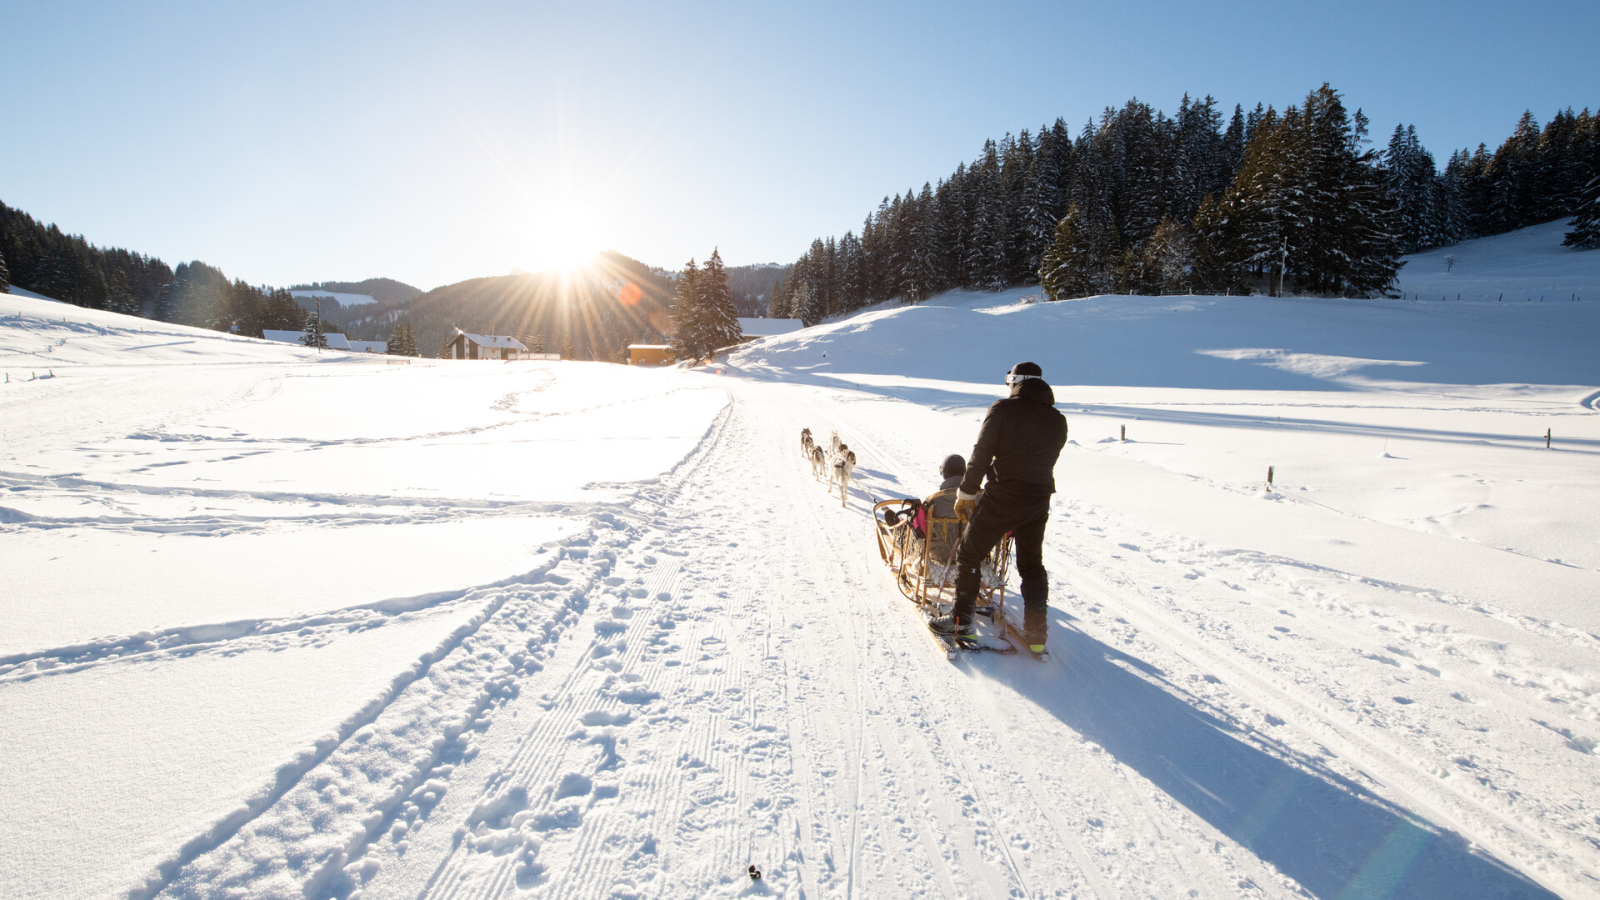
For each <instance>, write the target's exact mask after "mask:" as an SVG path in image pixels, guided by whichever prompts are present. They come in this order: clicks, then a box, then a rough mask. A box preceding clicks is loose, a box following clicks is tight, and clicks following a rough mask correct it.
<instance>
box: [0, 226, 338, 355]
mask: <svg viewBox="0 0 1600 900" xmlns="http://www.w3.org/2000/svg"><path fill="white" fill-rule="evenodd" d="M12 285H16V286H17V287H21V288H25V289H27V290H30V291H33V292H35V293H38V294H43V295H44V296H46V297H51V298H53V299H56V300H61V301H64V302H67V303H71V304H74V305H76V306H82V307H86V308H88V309H104V310H109V311H111V312H116V313H123V314H125V315H132V316H141V317H143V318H147V319H155V320H158V321H162V322H171V323H174V324H178V325H192V326H195V327H198V328H209V329H212V330H214V331H225V332H230V333H234V334H242V335H247V336H249V337H261V336H262V332H263V330H267V329H271V330H283V331H300V330H303V329H308V328H313V327H314V325H315V323H314V319H315V316H313V315H312V314H311V313H310V312H308V311H307V310H306V308H305V307H304V306H302V305H301V304H300V303H299V302H298V301H297V300H295V298H294V297H293V296H292V295H291V294H290V293H289V291H287V290H285V289H283V288H268V287H256V286H254V285H250V284H246V283H245V282H244V281H242V280H239V279H232V280H230V279H229V278H228V277H227V276H226V275H224V274H223V273H222V271H221V270H220V269H217V268H215V267H213V266H209V265H206V264H205V263H203V262H200V261H199V260H195V261H193V262H187V263H179V264H178V266H177V268H176V269H174V268H171V267H169V266H168V265H167V264H166V263H165V262H162V261H161V260H160V259H158V258H156V257H153V256H146V255H144V254H142V253H134V252H132V251H128V250H124V249H122V248H120V247H109V248H102V247H97V246H95V245H93V244H91V243H89V242H88V241H87V240H85V239H84V238H83V236H82V235H75V234H67V233H65V232H63V231H62V230H61V229H60V228H58V227H57V226H56V225H55V224H53V223H52V224H49V225H46V224H44V223H43V222H40V221H38V220H36V219H34V218H33V217H32V216H31V215H28V214H27V213H25V212H23V211H21V210H18V209H13V208H11V207H9V206H7V205H5V204H4V203H0V290H10V288H11V286H12Z"/></svg>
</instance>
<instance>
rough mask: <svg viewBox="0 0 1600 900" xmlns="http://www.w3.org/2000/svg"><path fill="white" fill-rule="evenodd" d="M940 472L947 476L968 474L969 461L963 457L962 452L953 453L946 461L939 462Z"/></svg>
mask: <svg viewBox="0 0 1600 900" xmlns="http://www.w3.org/2000/svg"><path fill="white" fill-rule="evenodd" d="M939 474H940V475H943V476H944V477H946V478H954V477H955V476H957V475H965V474H967V461H966V460H965V459H962V458H961V454H959V453H952V454H950V455H949V456H946V457H945V458H944V462H942V463H940V464H939Z"/></svg>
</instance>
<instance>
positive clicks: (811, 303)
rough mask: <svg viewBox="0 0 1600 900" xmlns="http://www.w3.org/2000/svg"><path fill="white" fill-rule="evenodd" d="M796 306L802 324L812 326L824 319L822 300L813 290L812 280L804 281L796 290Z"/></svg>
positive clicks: (794, 301)
mask: <svg viewBox="0 0 1600 900" xmlns="http://www.w3.org/2000/svg"><path fill="white" fill-rule="evenodd" d="M793 303H794V308H795V312H796V313H798V314H799V317H800V324H802V325H804V326H806V327H807V328H810V327H811V326H813V325H815V324H817V323H818V322H821V321H822V319H823V314H822V302H821V301H820V300H818V299H817V298H816V295H815V294H813V293H812V292H811V282H809V281H802V282H800V286H799V287H797V288H795V291H794V300H793Z"/></svg>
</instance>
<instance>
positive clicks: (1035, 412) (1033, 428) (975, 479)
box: [800, 362, 1067, 653]
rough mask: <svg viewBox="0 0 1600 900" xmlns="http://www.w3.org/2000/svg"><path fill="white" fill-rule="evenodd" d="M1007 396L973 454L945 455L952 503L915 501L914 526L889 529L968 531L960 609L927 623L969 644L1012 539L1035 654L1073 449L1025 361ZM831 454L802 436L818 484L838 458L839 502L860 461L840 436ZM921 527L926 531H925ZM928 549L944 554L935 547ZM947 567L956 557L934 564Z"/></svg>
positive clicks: (958, 581)
mask: <svg viewBox="0 0 1600 900" xmlns="http://www.w3.org/2000/svg"><path fill="white" fill-rule="evenodd" d="M1005 383H1006V385H1007V386H1009V388H1010V394H1009V396H1007V397H1005V398H1003V399H1001V400H997V401H995V403H994V404H993V405H991V406H990V407H989V410H988V412H987V413H986V414H985V415H984V417H983V424H982V425H981V426H980V427H979V429H978V439H977V441H976V443H975V444H974V445H973V448H972V455H971V456H970V457H969V458H967V459H965V460H963V459H962V458H961V457H960V456H959V455H957V454H951V455H950V456H948V457H946V458H945V460H944V462H943V463H941V464H940V466H939V475H940V478H941V479H942V482H941V484H940V486H939V489H940V491H941V492H946V491H950V490H954V491H955V492H956V493H955V496H954V497H953V498H952V497H950V496H949V495H948V494H946V495H945V496H942V497H941V496H935V497H934V498H933V499H932V502H931V503H928V504H922V503H920V502H916V503H913V504H912V505H911V509H909V510H908V511H907V515H908V516H909V517H910V518H911V521H909V522H900V521H896V518H895V516H894V514H893V513H890V514H889V521H888V522H887V523H886V524H887V525H889V526H891V527H899V528H906V527H909V528H910V529H911V530H912V531H913V532H916V533H917V534H919V535H926V525H925V524H922V523H925V522H927V521H928V520H929V517H931V518H935V519H936V518H947V517H949V516H951V515H952V514H953V515H954V516H955V518H956V519H957V520H959V522H960V523H962V524H963V525H964V526H965V527H964V528H963V529H962V531H961V534H960V538H959V542H958V543H957V544H956V545H955V546H954V547H953V548H951V549H950V552H953V554H954V557H955V563H956V578H955V603H954V605H953V606H952V607H951V609H950V612H949V613H948V614H947V615H942V616H938V617H937V618H934V619H933V620H932V621H930V622H929V623H928V627H929V628H931V629H932V630H933V631H935V632H937V633H939V634H941V635H945V636H948V637H952V638H955V639H957V640H961V641H971V640H974V639H975V638H976V629H975V627H974V624H973V616H974V614H975V608H976V604H977V598H978V591H979V587H980V584H981V582H982V580H983V573H984V562H985V560H986V559H987V558H988V557H989V555H990V553H991V551H993V549H994V548H995V546H996V545H997V544H999V543H1000V542H1001V541H1002V540H1003V539H1004V538H1005V536H1006V535H1007V534H1009V535H1011V537H1012V539H1013V541H1014V542H1015V546H1016V553H1017V574H1018V575H1019V576H1020V577H1021V580H1022V590H1021V593H1022V602H1023V627H1022V631H1023V637H1024V639H1025V641H1026V643H1027V645H1028V649H1029V650H1030V651H1032V652H1034V653H1042V652H1044V649H1045V641H1046V638H1047V634H1048V630H1049V625H1048V622H1047V616H1046V614H1047V612H1048V609H1049V600H1050V581H1049V578H1048V576H1047V574H1046V572H1045V568H1044V532H1045V525H1046V523H1047V522H1048V521H1049V519H1050V495H1051V494H1054V493H1055V490H1056V483H1055V466H1056V460H1057V459H1059V458H1060V456H1061V450H1062V448H1064V447H1065V446H1066V444H1067V419H1066V417H1065V416H1063V415H1062V414H1061V413H1060V412H1059V411H1058V410H1057V409H1056V408H1055V392H1054V391H1052V390H1051V389H1050V385H1049V384H1048V383H1046V382H1045V380H1044V372H1043V370H1041V369H1040V368H1039V366H1038V365H1037V364H1035V363H1031V362H1021V363H1017V364H1016V365H1015V366H1012V367H1011V371H1010V372H1008V373H1006V376H1005ZM830 446H831V448H832V450H833V453H832V455H831V457H830V456H824V454H823V451H822V448H821V447H819V446H817V445H816V443H815V441H814V440H813V438H812V436H811V430H810V429H809V428H808V429H805V430H803V431H802V432H801V433H800V447H801V452H802V453H804V454H806V455H807V456H808V457H809V458H810V459H811V461H812V467H813V471H814V472H815V474H816V476H817V477H818V478H821V477H822V472H823V470H824V468H825V466H826V464H827V460H828V459H832V460H833V468H834V473H835V474H834V475H832V476H830V478H829V482H828V486H829V489H830V491H831V490H832V487H833V484H834V483H835V481H838V482H839V483H840V484H841V488H840V497H841V500H842V499H843V497H844V495H845V493H846V492H847V490H848V483H849V478H850V472H851V470H852V469H853V468H854V466H855V454H854V453H852V452H850V450H849V448H848V447H846V446H845V445H844V444H843V443H842V442H841V441H840V440H839V435H838V434H837V433H835V434H834V435H833V437H832V440H831V441H830ZM919 526H920V527H919ZM929 549H930V550H932V549H936V548H929ZM930 558H937V559H938V561H939V562H944V561H945V560H947V559H949V556H948V555H946V556H942V557H936V556H933V555H930Z"/></svg>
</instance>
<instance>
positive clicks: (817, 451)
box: [811, 447, 828, 479]
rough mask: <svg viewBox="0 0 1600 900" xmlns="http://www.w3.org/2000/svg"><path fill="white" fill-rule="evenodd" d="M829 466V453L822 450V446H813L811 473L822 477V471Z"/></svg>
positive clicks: (816, 476)
mask: <svg viewBox="0 0 1600 900" xmlns="http://www.w3.org/2000/svg"><path fill="white" fill-rule="evenodd" d="M827 468H828V457H827V455H826V454H824V453H823V452H822V448H821V447H812V448H811V475H812V477H813V478H818V479H820V478H821V477H822V473H823V472H825V471H826V470H827Z"/></svg>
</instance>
